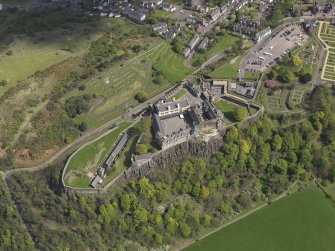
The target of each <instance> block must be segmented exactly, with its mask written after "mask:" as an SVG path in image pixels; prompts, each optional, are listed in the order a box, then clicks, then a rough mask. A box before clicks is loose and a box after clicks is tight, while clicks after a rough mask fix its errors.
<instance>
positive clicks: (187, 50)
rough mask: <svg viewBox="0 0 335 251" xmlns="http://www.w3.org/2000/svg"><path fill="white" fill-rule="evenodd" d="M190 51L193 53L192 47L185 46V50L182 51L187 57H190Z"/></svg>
mask: <svg viewBox="0 0 335 251" xmlns="http://www.w3.org/2000/svg"><path fill="white" fill-rule="evenodd" d="M190 53H191V49H190V48H189V47H187V46H186V47H185V48H184V50H183V51H182V52H181V54H182V55H183V56H184V57H185V58H187V57H188V55H190Z"/></svg>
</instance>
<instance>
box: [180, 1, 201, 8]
mask: <svg viewBox="0 0 335 251" xmlns="http://www.w3.org/2000/svg"><path fill="white" fill-rule="evenodd" d="M202 4H203V3H202V0H189V1H188V3H187V4H185V5H184V8H185V9H189V10H194V11H199V10H200V8H201V6H202Z"/></svg>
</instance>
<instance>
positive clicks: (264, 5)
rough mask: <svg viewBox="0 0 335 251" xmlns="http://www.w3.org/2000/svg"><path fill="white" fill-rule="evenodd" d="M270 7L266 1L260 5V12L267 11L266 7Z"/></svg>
mask: <svg viewBox="0 0 335 251" xmlns="http://www.w3.org/2000/svg"><path fill="white" fill-rule="evenodd" d="M267 8H268V6H267V5H266V4H264V3H261V4H260V5H259V12H260V13H264V12H266V9H267Z"/></svg>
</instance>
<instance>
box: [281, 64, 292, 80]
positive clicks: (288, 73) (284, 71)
mask: <svg viewBox="0 0 335 251" xmlns="http://www.w3.org/2000/svg"><path fill="white" fill-rule="evenodd" d="M278 79H279V80H280V81H282V82H284V83H288V82H290V81H292V80H293V79H294V73H293V71H292V70H290V69H289V68H288V67H286V66H282V67H280V68H279V71H278Z"/></svg>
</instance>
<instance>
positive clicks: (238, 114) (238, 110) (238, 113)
mask: <svg viewBox="0 0 335 251" xmlns="http://www.w3.org/2000/svg"><path fill="white" fill-rule="evenodd" d="M247 116H248V113H247V110H246V109H245V108H244V107H242V106H236V107H235V108H234V118H235V120H236V121H238V122H240V121H242V120H244V119H245V118H246V117H247Z"/></svg>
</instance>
